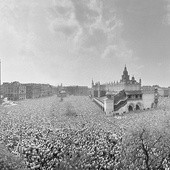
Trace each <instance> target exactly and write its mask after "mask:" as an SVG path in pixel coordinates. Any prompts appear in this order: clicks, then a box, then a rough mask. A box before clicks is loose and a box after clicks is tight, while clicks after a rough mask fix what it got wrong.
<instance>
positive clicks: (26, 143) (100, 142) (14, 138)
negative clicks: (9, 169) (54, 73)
mask: <svg viewBox="0 0 170 170" xmlns="http://www.w3.org/2000/svg"><path fill="white" fill-rule="evenodd" d="M42 100H43V99H40V100H37V101H36V100H35V101H34V102H35V103H32V102H31V103H30V101H28V103H27V102H26V101H23V102H22V103H19V104H18V105H16V106H12V107H13V108H12V109H10V108H5V107H4V109H1V114H0V118H1V121H0V125H1V129H0V141H1V142H3V143H4V145H5V146H6V147H7V148H8V150H9V151H10V152H11V153H13V154H15V155H16V156H18V157H21V158H22V159H23V160H24V162H25V165H26V167H27V168H28V169H34V170H41V169H44V170H46V169H49V170H52V169H113V167H116V166H118V162H119V161H118V158H119V153H120V143H119V139H118V137H117V136H116V135H114V134H113V133H111V132H108V131H107V130H106V129H105V130H103V129H104V128H102V127H103V125H102V126H101V124H100V123H101V122H100V121H101V119H102V117H100V116H101V115H100V114H99V117H97V118H95V114H96V113H94V111H93V106H90V102H89V100H87V101H85V102H87V103H86V105H85V104H84V103H83V101H82V102H80V101H79V103H78V105H79V107H78V106H75V105H74V108H73V110H74V111H75V112H76V113H78V116H77V117H71V118H70V117H68V115H67V116H66V115H60V113H61V114H62V113H63V112H64V110H68V109H67V108H63V106H64V102H61V103H60V104H61V105H60V104H59V102H58V101H56V103H55V102H52V101H50V100H49V103H47V104H43V102H42V103H41V101H42ZM46 100H48V99H46ZM74 102H75V103H76V102H78V101H77V99H76V100H74ZM20 104H21V105H20ZM36 104H37V105H36ZM42 104H43V105H42ZM72 104H73V103H71V105H72ZM88 104H89V105H88ZM52 105H53V106H52ZM94 105H95V104H94ZM21 106H22V107H21ZM40 106H41V107H40ZM82 107H83V108H84V109H82ZM56 113H57V115H56ZM90 114H94V115H93V116H91V117H90ZM62 116H65V119H63V120H64V121H63V124H64V123H65V126H63V127H62V128H61V127H59V126H58V127H59V128H58V129H57V126H56V125H57V124H58V122H57V120H58V121H59V120H60V118H61V119H62ZM103 116H104V115H103ZM52 120H53V121H54V122H51V121H52ZM52 123H53V124H54V126H53V125H52ZM67 123H70V125H75V124H77V126H68V125H67ZM106 126H107V125H106ZM69 127H70V128H69Z"/></svg>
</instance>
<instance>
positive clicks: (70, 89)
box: [64, 86, 89, 96]
mask: <svg viewBox="0 0 170 170" xmlns="http://www.w3.org/2000/svg"><path fill="white" fill-rule="evenodd" d="M64 89H65V91H66V92H67V93H68V94H69V95H75V96H89V88H88V87H87V86H65V87H64Z"/></svg>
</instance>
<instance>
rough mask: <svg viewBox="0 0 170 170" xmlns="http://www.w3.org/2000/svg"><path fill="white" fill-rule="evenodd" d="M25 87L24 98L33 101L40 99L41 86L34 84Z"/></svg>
mask: <svg viewBox="0 0 170 170" xmlns="http://www.w3.org/2000/svg"><path fill="white" fill-rule="evenodd" d="M24 85H25V86H26V98H27V99H35V98H40V97H41V85H40V84H35V83H29V84H24Z"/></svg>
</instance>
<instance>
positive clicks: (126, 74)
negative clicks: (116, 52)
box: [121, 65, 129, 83]
mask: <svg viewBox="0 0 170 170" xmlns="http://www.w3.org/2000/svg"><path fill="white" fill-rule="evenodd" d="M121 82H124V83H128V82H129V74H128V71H127V68H126V65H125V68H124V71H123V75H122V80H121Z"/></svg>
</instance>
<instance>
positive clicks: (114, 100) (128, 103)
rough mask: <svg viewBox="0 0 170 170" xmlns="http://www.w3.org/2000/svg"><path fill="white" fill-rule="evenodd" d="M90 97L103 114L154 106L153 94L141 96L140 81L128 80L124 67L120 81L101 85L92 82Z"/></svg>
mask: <svg viewBox="0 0 170 170" xmlns="http://www.w3.org/2000/svg"><path fill="white" fill-rule="evenodd" d="M91 97H92V98H93V100H94V101H95V102H96V103H98V104H99V105H100V106H101V107H102V109H103V110H104V111H105V112H117V113H123V112H129V111H135V110H143V109H149V108H151V107H153V104H154V93H151V94H143V92H142V88H141V79H139V80H138V81H137V80H136V79H135V77H134V76H132V77H131V78H130V76H129V74H128V71H127V67H126V66H125V67H124V70H123V74H122V76H121V79H120V81H117V82H110V83H104V84H101V83H100V82H97V83H94V82H93V80H92V90H91Z"/></svg>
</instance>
